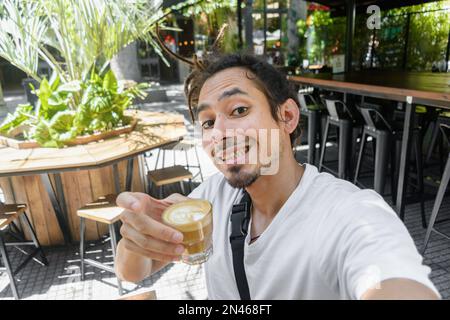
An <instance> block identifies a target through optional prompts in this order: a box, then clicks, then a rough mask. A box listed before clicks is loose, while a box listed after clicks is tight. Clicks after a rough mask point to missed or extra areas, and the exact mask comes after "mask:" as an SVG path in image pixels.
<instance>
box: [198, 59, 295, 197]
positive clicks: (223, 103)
mask: <svg viewBox="0 0 450 320" xmlns="http://www.w3.org/2000/svg"><path fill="white" fill-rule="evenodd" d="M249 74H250V73H249V71H248V70H246V69H244V68H238V67H235V68H229V69H225V70H223V71H220V72H218V73H217V74H215V75H214V76H212V77H211V78H209V79H208V80H207V81H206V82H205V83H204V85H203V87H202V89H201V91H200V95H199V101H198V109H197V112H198V120H199V123H200V125H201V130H202V140H203V148H204V149H205V151H206V152H207V154H208V155H209V156H210V157H211V158H212V160H213V162H214V164H215V165H216V167H217V168H218V169H219V170H220V171H221V172H222V173H223V174H224V176H225V178H226V179H227V180H228V182H229V184H230V185H232V186H233V187H236V188H243V187H247V186H249V185H251V184H252V183H253V182H254V181H256V179H257V178H258V177H259V176H260V175H261V169H262V168H263V167H265V166H267V165H268V164H273V163H274V162H276V161H279V158H280V156H281V154H282V148H281V145H282V143H281V142H282V140H281V139H283V138H286V136H285V135H283V132H282V130H280V126H279V123H278V122H277V121H276V120H275V119H273V117H272V115H271V112H270V106H269V103H268V101H267V98H266V97H265V95H264V93H263V92H262V91H261V90H260V89H259V88H258V87H257V86H256V84H255V82H254V80H251V79H249ZM280 132H281V136H280ZM274 133H275V135H277V139H273V138H272V137H273V135H274ZM287 138H288V139H289V135H287Z"/></svg>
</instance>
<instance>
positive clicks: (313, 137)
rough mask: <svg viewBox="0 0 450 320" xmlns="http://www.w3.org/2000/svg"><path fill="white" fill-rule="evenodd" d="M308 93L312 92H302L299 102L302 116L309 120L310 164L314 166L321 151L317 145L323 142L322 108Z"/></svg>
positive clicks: (300, 92) (304, 90)
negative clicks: (317, 153)
mask: <svg viewBox="0 0 450 320" xmlns="http://www.w3.org/2000/svg"><path fill="white" fill-rule="evenodd" d="M308 92H311V90H308V89H302V90H300V91H299V92H298V100H299V102H300V113H301V115H303V116H305V117H307V118H308V145H309V147H308V163H309V164H312V165H314V164H315V162H316V152H317V151H318V150H320V148H316V144H317V143H321V142H322V107H321V105H320V104H319V103H317V101H316V99H315V98H314V97H313V96H312V95H311V94H310V93H308Z"/></svg>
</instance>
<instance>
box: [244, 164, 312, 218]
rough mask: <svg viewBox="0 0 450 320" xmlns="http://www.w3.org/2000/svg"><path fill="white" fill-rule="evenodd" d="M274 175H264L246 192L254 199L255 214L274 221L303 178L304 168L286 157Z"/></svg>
mask: <svg viewBox="0 0 450 320" xmlns="http://www.w3.org/2000/svg"><path fill="white" fill-rule="evenodd" d="M286 158H287V159H285V160H284V161H282V162H280V166H279V170H278V173H277V174H274V175H262V176H260V177H259V178H258V179H257V180H256V181H255V182H254V183H253V184H252V185H251V186H249V187H247V188H246V190H247V192H248V193H249V195H250V197H251V198H252V204H253V208H254V213H255V214H256V215H263V216H264V218H265V219H270V220H271V219H273V217H274V216H275V215H276V214H277V213H278V211H279V210H280V209H281V207H282V206H283V204H284V203H285V202H286V201H287V199H288V198H289V196H290V195H291V194H292V192H294V190H295V188H296V187H297V185H298V184H299V183H300V180H301V178H302V176H303V172H304V167H303V166H300V165H299V164H298V162H297V161H296V160H295V158H294V157H293V156H292V157H286Z"/></svg>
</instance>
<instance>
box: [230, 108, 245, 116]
mask: <svg viewBox="0 0 450 320" xmlns="http://www.w3.org/2000/svg"><path fill="white" fill-rule="evenodd" d="M247 112H248V107H244V106H239V107H236V108H234V109H233V111H232V112H231V115H232V116H242V115H245V114H247Z"/></svg>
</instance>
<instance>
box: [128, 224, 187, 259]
mask: <svg viewBox="0 0 450 320" xmlns="http://www.w3.org/2000/svg"><path fill="white" fill-rule="evenodd" d="M120 234H121V235H122V236H123V238H126V239H128V240H130V241H132V242H134V243H135V244H136V245H137V246H139V247H141V248H143V249H145V250H149V251H154V252H157V253H162V254H165V255H181V254H182V253H183V252H184V247H183V246H182V245H180V244H178V245H177V244H172V243H169V242H166V241H161V240H158V239H155V238H153V237H150V236H146V235H143V234H141V233H139V232H137V231H136V230H135V229H134V228H132V227H131V226H130V225H128V224H123V225H122V227H121V228H120Z"/></svg>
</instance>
